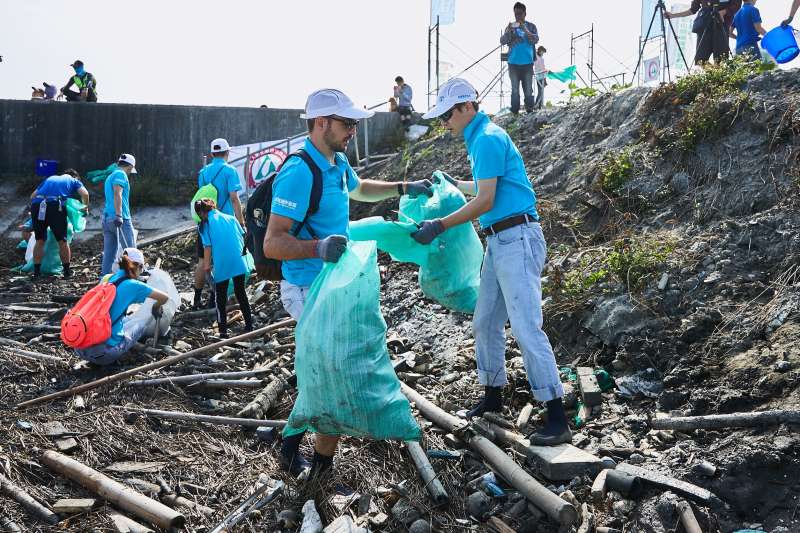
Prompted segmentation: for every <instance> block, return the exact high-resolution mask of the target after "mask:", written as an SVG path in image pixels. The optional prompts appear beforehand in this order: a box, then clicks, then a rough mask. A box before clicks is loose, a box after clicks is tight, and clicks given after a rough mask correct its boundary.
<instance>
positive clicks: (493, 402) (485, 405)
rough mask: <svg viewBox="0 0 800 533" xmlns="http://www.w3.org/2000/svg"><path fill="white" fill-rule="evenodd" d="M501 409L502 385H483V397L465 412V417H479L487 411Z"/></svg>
mask: <svg viewBox="0 0 800 533" xmlns="http://www.w3.org/2000/svg"><path fill="white" fill-rule="evenodd" d="M502 410H503V387H484V393H483V399H482V400H481V401H480V403H479V404H478V405H476V406H475V407H473V408H472V409H470V410H469V411H468V412H467V418H472V417H475V416H477V417H480V416H483V413H485V412H487V411H491V412H499V411H502Z"/></svg>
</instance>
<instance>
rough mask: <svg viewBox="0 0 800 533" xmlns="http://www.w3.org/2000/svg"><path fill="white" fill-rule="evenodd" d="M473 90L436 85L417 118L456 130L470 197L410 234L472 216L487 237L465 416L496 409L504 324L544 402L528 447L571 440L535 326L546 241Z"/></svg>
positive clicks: (457, 82) (423, 236) (456, 83)
mask: <svg viewBox="0 0 800 533" xmlns="http://www.w3.org/2000/svg"><path fill="white" fill-rule="evenodd" d="M477 99H478V96H477V93H476V92H475V89H474V88H473V87H472V86H471V85H470V84H469V83H468V82H466V81H465V80H463V79H459V78H456V79H453V80H450V81H449V82H447V83H446V84H445V85H444V86H442V87H441V89H440V90H439V94H438V95H437V98H436V106H435V107H434V108H433V109H431V110H430V111H429V112H428V113H427V114H426V115H425V117H424V118H426V119H427V118H435V117H438V118H439V119H440V120H441V121H442V123H443V124H444V125H445V126H446V127H447V128H448V129H449V130H450V131H451V132H452V133H453V134H454V135H463V137H464V141H465V143H466V147H467V155H468V158H469V163H470V166H471V167H472V178H473V180H472V181H456V180H453V182H454V185H455V186H456V187H458V189H459V190H460V191H461V192H463V193H464V194H468V195H473V196H475V198H474V199H472V200H471V201H469V202H468V203H467V204H466V205H464V206H463V207H462V208H461V209H459V210H458V211H455V212H454V213H451V214H450V215H448V216H447V217H445V218H442V219H436V220H426V221H424V222H423V223H422V224H421V225H420V229H419V230H418V231H417V232H416V233H414V234H413V235H412V236H413V237H414V239H415V240H417V241H418V242H420V243H422V244H428V243H430V242H431V241H433V239H435V238H436V236H437V235H439V234H440V233H442V232H444V231H446V230H447V229H448V228H451V227H453V226H457V225H459V224H464V223H468V222H470V221H471V220H473V219H475V218H478V219H479V221H480V226H481V229H482V233H483V234H484V235H485V236H486V253H485V256H484V260H483V269H482V271H481V285H480V291H479V293H478V302H477V304H476V306H475V315H474V317H473V322H472V327H473V333H474V336H475V353H476V358H477V364H478V380H479V382H480V383H481V385H483V386H484V387H485V395H484V397H483V399H482V400H481V402H480V403H479V404H478V405H477V406H476V407H474V408H473V409H472V410H471V411H469V416H470V417H472V416H481V415H482V414H483V413H484V412H486V411H500V410H502V407H503V398H502V391H503V386H504V385H506V384H507V383H508V380H507V379H506V368H505V346H506V343H505V325H506V322H507V321H508V320H510V321H511V331H512V332H513V334H514V337H515V338H516V340H517V343H518V344H519V346H520V348H521V349H522V359H523V361H524V363H525V370H526V371H527V374H528V381H529V382H530V385H531V390H532V392H533V395H534V397H535V398H536V399H537V400H539V401H540V402H545V403H546V405H547V423H546V425H545V426H544V428H543V429H541V430H539V431H535V432H533V433H532V434H531V435H530V436H529V439H530V440H531V444H538V445H556V444H561V443H564V442H570V441H571V440H572V433H571V432H570V429H569V426H568V424H567V417H566V415H565V413H564V405H563V402H562V396H563V395H564V392H563V389H562V387H561V381H560V379H559V376H558V369H557V368H556V361H555V356H554V355H553V349H552V348H551V346H550V341H549V340H548V338H547V335H545V333H544V331H542V291H541V272H542V267H543V266H544V261H545V253H546V245H545V240H544V236H543V235H542V228H541V226H540V225H539V215H538V214H537V212H536V195H535V194H534V192H533V187H532V186H531V183H530V180H529V179H528V176H527V174H526V172H525V164H524V163H523V161H522V156H521V155H520V153H519V150H517V147H516V146H515V145H514V143H513V142H512V140H511V138H510V137H509V136H508V134H507V133H506V132H505V130H503V129H502V128H500V127H499V126H497V125H495V124H493V123H492V121H491V120H489V117H488V116H487V115H486V114H484V113H482V112H480V111H478V102H477Z"/></svg>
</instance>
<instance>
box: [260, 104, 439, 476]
mask: <svg viewBox="0 0 800 533" xmlns="http://www.w3.org/2000/svg"><path fill="white" fill-rule="evenodd" d="M373 114H374V113H373V112H372V111H367V110H365V109H360V108H358V107H356V106H355V105H354V104H353V102H352V101H351V100H350V98H348V97H347V96H346V95H345V94H344V93H343V92H341V91H339V90H336V89H321V90H319V91H315V92H313V93H311V95H310V96H309V97H308V100H307V101H306V107H305V113H304V114H303V115H302V118H305V119H306V121H307V122H308V131H309V136H308V138H307V139H306V141H305V145H304V146H303V148H302V149H301V150H300V151H299V152H298V153H297V156H296V157H291V158H290V159H287V160H286V161H285V162H284V164H283V166H282V167H281V169H280V172H279V173H278V175H277V176H276V178H275V183H274V184H273V196H272V207H271V216H270V219H269V224H268V226H267V233H266V236H265V238H264V255H265V256H266V257H270V258H273V259H280V260H281V261H282V266H281V268H282V272H283V277H284V279H283V280H282V281H281V302H282V303H283V306H284V308H285V309H286V311H287V312H288V313H289V314H290V315H291V316H292V318H294V319H295V320H300V316H301V315H302V313H303V307H304V305H305V301H306V297H307V296H308V293H309V290H310V288H311V284H312V283H313V282H314V279H315V278H316V277H317V275H318V274H319V273H320V272H321V271H322V264H323V261H324V262H329V263H335V262H337V261H339V258H341V256H342V254H343V253H344V252H345V250H346V248H347V240H348V231H349V230H348V226H349V224H350V221H349V219H350V217H349V215H350V207H349V206H350V198H352V199H354V200H358V201H362V202H379V201H381V200H385V199H388V198H394V197H396V196H400V195H402V194H408V195H410V196H418V195H420V194H426V195H428V196H431V195H432V194H433V192H432V190H431V185H432V184H431V182H430V181H429V180H420V181H409V182H405V183H390V182H383V181H376V180H362V179H359V177H358V176H357V175H356V172H355V170H353V168H352V167H351V166H350V163H348V161H347V157H346V156H345V154H344V151H345V150H346V149H347V145H348V143H349V142H350V141H351V140H352V139H353V138H354V137H355V136H356V133H357V131H358V122H359V119H363V118H368V117H371V116H372V115H373ZM312 165H313V166H314V167H316V168H315V169H314V170H312ZM317 172H319V173H320V174H321V180H322V184H321V185H322V191H321V193H322V196H321V198H320V202H319V210H318V211H317V212H316V213H313V214H311V213H309V204H310V196H311V192H312V186H313V182H314V177H313V176H314V174H315V173H317ZM340 320H347V317H340ZM324 355H325V354H320V356H324ZM303 385H304V384H303V383H300V382H298V384H297V386H298V388H302V387H303ZM347 386H350V384H349V383H342V387H347ZM342 408H344V407H342ZM303 435H304V434H303V433H299V434H295V435H291V436H288V437H284V439H283V443H282V446H281V458H280V460H281V466H282V467H283V468H284V469H285V470H287V471H288V472H289V473H291V474H292V475H294V476H297V475H299V474H300V473H301V472H302V471H303V470H304V469H305V468H307V467H309V466H310V467H312V474H314V475H316V474H319V473H322V472H325V471H328V470H330V468H331V467H332V465H333V456H334V454H335V453H336V447H337V444H338V442H339V438H340V437H339V436H338V435H322V434H317V435H316V440H315V443H314V458H313V464H311V463H309V462H308V460H307V459H306V458H305V457H303V455H302V454H301V453H300V443H301V442H302V440H303Z"/></svg>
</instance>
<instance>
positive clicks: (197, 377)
mask: <svg viewBox="0 0 800 533" xmlns="http://www.w3.org/2000/svg"><path fill="white" fill-rule="evenodd" d="M270 372H271V369H268V368H261V369H258V370H242V371H239V372H210V373H207V374H188V375H185V376H170V377H165V378H152V379H137V380H134V381H131V382H130V383H128V385H129V386H131V387H144V386H155V385H169V384H175V385H182V384H185V383H197V382H200V381H204V380H207V379H230V378H247V377H253V376H260V375H262V374H268V373H270Z"/></svg>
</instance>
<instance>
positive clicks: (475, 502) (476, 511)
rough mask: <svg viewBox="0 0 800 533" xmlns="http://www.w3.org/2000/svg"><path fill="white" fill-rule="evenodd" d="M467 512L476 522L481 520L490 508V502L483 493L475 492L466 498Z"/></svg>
mask: <svg viewBox="0 0 800 533" xmlns="http://www.w3.org/2000/svg"><path fill="white" fill-rule="evenodd" d="M466 507H467V512H468V513H469V514H470V516H474V517H475V518H477V519H478V520H482V519H483V517H484V516H486V513H488V512H489V509H491V507H492V500H491V499H490V498H489V497H488V496H487V495H486V494H484V493H483V492H481V491H476V492H473V493H472V494H470V495H469V496H467V505H466Z"/></svg>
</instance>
